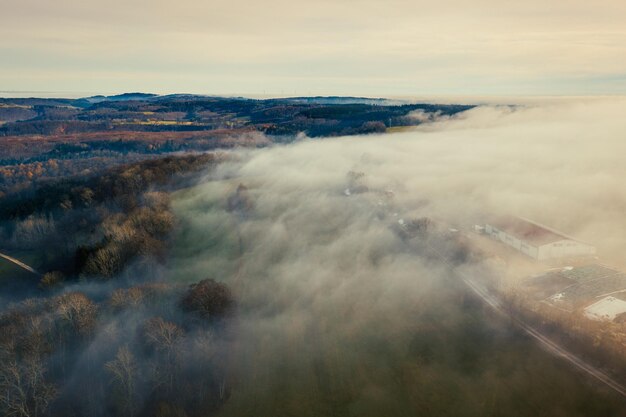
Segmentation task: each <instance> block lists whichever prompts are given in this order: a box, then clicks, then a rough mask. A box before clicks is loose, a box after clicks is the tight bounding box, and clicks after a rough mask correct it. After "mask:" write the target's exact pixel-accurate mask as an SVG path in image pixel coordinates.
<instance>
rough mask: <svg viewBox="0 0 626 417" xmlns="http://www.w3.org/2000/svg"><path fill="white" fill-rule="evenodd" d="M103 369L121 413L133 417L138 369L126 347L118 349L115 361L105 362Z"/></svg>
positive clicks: (136, 394) (136, 399)
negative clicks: (108, 377)
mask: <svg viewBox="0 0 626 417" xmlns="http://www.w3.org/2000/svg"><path fill="white" fill-rule="evenodd" d="M105 368H106V370H107V371H108V372H109V374H110V375H111V378H112V383H113V385H114V387H115V390H116V391H117V392H116V394H117V396H118V398H119V403H120V404H119V405H120V408H121V409H122V412H123V413H124V415H126V416H128V417H133V416H135V415H136V414H137V408H138V407H137V403H138V393H137V384H138V379H139V378H138V377H139V368H138V366H137V362H136V360H135V356H134V355H133V354H132V352H131V351H130V349H129V348H128V346H122V347H121V348H119V349H118V350H117V354H116V355H115V359H113V360H112V361H109V362H107V363H106V364H105Z"/></svg>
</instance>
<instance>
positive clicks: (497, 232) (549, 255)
mask: <svg viewBox="0 0 626 417" xmlns="http://www.w3.org/2000/svg"><path fill="white" fill-rule="evenodd" d="M484 232H485V233H486V234H487V235H489V236H491V237H492V238H494V239H497V240H500V241H501V242H503V243H505V244H507V245H508V246H510V247H512V248H514V249H516V250H518V251H520V252H521V253H523V254H525V255H528V256H530V257H531V258H534V259H537V260H540V261H542V260H546V259H554V258H568V257H575V256H590V255H593V254H595V253H596V248H595V247H593V246H592V245H590V244H588V243H585V242H581V241H580V240H578V239H575V238H573V237H570V236H567V235H565V234H563V233H561V232H557V231H555V230H553V229H550V228H549V227H546V226H543V225H540V224H538V223H535V222H532V221H530V220H527V219H522V218H517V217H510V218H505V219H500V220H499V221H497V222H492V223H487V224H486V225H485V229H484Z"/></svg>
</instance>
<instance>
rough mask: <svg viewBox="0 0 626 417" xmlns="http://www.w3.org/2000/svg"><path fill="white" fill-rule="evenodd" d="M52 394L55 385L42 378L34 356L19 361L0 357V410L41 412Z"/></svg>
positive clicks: (15, 415)
mask: <svg viewBox="0 0 626 417" xmlns="http://www.w3.org/2000/svg"><path fill="white" fill-rule="evenodd" d="M55 397H56V388H55V386H54V385H53V384H51V383H49V382H47V381H46V379H45V367H44V366H43V364H42V362H41V361H40V360H38V359H34V358H32V359H27V360H26V361H24V362H23V363H20V362H18V361H17V360H15V359H7V358H2V365H1V366H0V413H1V414H2V415H3V416H6V417H40V416H45V415H46V414H47V412H48V410H49V407H50V403H51V402H52V400H54V398H55Z"/></svg>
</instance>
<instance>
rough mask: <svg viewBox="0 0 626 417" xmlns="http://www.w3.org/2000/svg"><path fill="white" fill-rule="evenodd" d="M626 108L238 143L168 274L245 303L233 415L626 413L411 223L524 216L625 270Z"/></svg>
mask: <svg viewBox="0 0 626 417" xmlns="http://www.w3.org/2000/svg"><path fill="white" fill-rule="evenodd" d="M625 111H626V101H624V100H622V99H606V100H594V101H587V102H582V101H572V102H566V103H559V104H554V105H544V106H541V105H537V106H532V107H508V106H496V107H489V106H484V107H478V108H475V109H473V110H470V111H467V112H465V113H462V114H461V115H459V116H457V117H454V118H449V119H445V120H435V121H434V122H431V123H427V124H424V125H422V126H421V127H420V128H417V129H415V130H411V131H406V132H402V133H395V134H389V135H376V136H364V137H344V138H337V139H325V140H312V139H303V140H301V141H299V142H297V143H295V144H291V145H287V146H276V147H272V148H267V149H261V150H254V151H250V150H246V151H237V152H236V153H235V154H234V155H233V158H232V159H231V160H230V162H225V163H222V164H221V165H219V166H218V167H217V168H215V169H213V170H212V171H211V172H210V173H208V174H207V175H206V177H205V178H203V180H202V181H200V183H199V184H198V185H197V186H195V187H193V188H190V189H187V190H185V191H182V192H179V193H178V194H177V195H176V196H175V200H174V211H175V213H176V216H177V218H178V225H179V230H178V233H177V235H176V237H175V240H174V243H173V244H174V249H173V255H172V260H171V261H170V263H169V270H168V272H167V274H166V275H168V276H169V277H170V279H173V280H176V281H178V282H194V281H198V280H200V279H204V278H207V277H210V278H213V279H215V280H217V281H222V282H225V283H226V284H228V285H229V286H230V287H231V289H232V290H233V292H234V297H235V299H236V300H237V304H238V311H237V315H236V316H237V318H236V319H235V320H234V324H233V334H234V336H233V338H234V341H233V343H232V344H229V345H228V346H227V348H225V349H226V350H227V351H228V352H227V355H226V356H227V359H226V360H225V363H226V365H225V367H226V368H227V369H228V371H227V373H228V375H229V376H228V378H227V379H228V381H229V385H230V386H231V388H232V392H231V397H230V398H229V400H228V401H227V402H226V404H225V405H224V407H223V408H222V409H221V410H220V413H221V414H222V415H259V416H265V415H267V416H270V415H271V416H279V415H300V416H302V415H311V416H320V415H360V416H361V415H371V416H381V415H429V416H431V415H454V416H476V415H493V416H496V415H502V416H504V415H506V416H526V415H537V414H538V411H537V410H541V412H540V413H539V415H546V416H547V415H550V416H552V415H567V416H577V415H580V416H584V415H616V416H617V415H621V414H620V413H623V412H624V410H625V409H626V405H625V404H624V403H623V402H620V401H621V400H620V399H618V398H615V397H613V396H611V394H609V393H607V392H605V391H603V390H602V389H600V388H598V387H596V386H594V385H592V384H589V383H587V382H586V381H585V379H584V378H580V377H579V376H578V374H577V373H576V372H575V371H574V370H571V369H568V367H567V364H565V363H562V362H560V361H559V360H558V359H556V358H552V357H550V356H549V355H548V354H547V353H545V352H543V351H541V350H540V349H539V348H537V347H535V346H534V345H533V343H532V341H530V340H528V339H527V338H525V337H524V336H523V335H522V334H521V333H520V332H519V331H517V330H516V329H515V328H514V326H512V324H511V323H509V322H507V321H506V320H503V319H501V318H498V317H497V316H495V315H493V314H491V313H490V312H489V311H488V310H486V309H484V308H483V307H482V306H481V305H480V303H479V302H478V301H476V300H475V299H473V298H472V297H471V296H469V295H468V294H467V293H466V290H465V289H464V287H463V286H462V284H461V283H460V282H459V281H458V280H457V279H455V276H454V273H453V270H452V268H451V266H450V265H449V264H447V263H444V262H442V261H441V260H440V259H438V258H437V257H436V256H432V253H431V252H430V249H432V248H431V247H430V245H429V244H424V241H425V240H426V237H425V236H424V235H423V234H420V233H418V234H417V235H416V236H407V235H406V233H403V230H404V229H403V228H402V227H401V223H406V222H408V221H410V220H411V219H412V220H419V219H424V218H429V219H431V220H432V221H433V223H441V224H446V225H450V226H452V225H454V226H455V227H460V228H467V227H468V226H471V225H472V224H474V223H477V222H481V221H483V222H484V221H485V220H486V219H489V218H491V217H492V216H497V215H508V214H511V215H519V216H523V217H527V218H531V219H533V220H536V221H539V222H541V223H544V224H547V225H550V226H552V227H554V228H557V229H559V230H562V231H564V232H566V233H568V234H571V235H574V236H577V237H579V238H581V239H584V240H587V241H589V242H592V243H593V244H595V245H596V246H597V248H598V254H599V256H600V257H601V258H602V259H603V260H604V261H605V262H609V263H613V264H623V263H624V262H623V255H622V253H623V249H624V247H626V233H625V231H626V218H625V217H624V213H625V212H626V186H625V185H624V184H623V183H622V182H623V181H624V178H626V164H624V161H623V155H625V154H626V142H625V141H624V138H623V135H624V132H626V119H624V117H623V115H624V112H625ZM435 119H436V118H435ZM433 227H434V226H433ZM444 229H445V227H444ZM444 235H445V233H444ZM462 260H464V259H463V258H462V259H461V261H462ZM459 262H460V261H458V262H457V265H456V267H457V268H465V269H466V270H472V271H481V273H488V271H487V268H486V267H483V266H482V265H481V261H480V259H465V264H463V263H459Z"/></svg>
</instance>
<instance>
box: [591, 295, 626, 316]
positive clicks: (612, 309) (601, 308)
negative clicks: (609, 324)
mask: <svg viewBox="0 0 626 417" xmlns="http://www.w3.org/2000/svg"><path fill="white" fill-rule="evenodd" d="M623 313H626V301H624V300H620V299H619V298H615V297H611V296H608V297H604V298H603V299H601V300H600V301H598V302H596V303H593V304H591V305H590V306H589V307H587V308H585V316H587V317H588V318H590V319H592V320H614V319H615V317H617V316H619V315H620V314H623Z"/></svg>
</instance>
